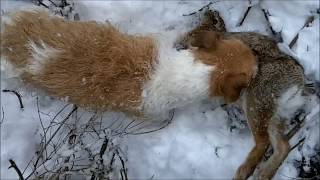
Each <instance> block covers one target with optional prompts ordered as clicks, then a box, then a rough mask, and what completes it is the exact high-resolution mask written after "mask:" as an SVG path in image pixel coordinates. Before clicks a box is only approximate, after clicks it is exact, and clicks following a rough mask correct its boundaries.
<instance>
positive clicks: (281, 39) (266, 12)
mask: <svg viewBox="0 0 320 180" xmlns="http://www.w3.org/2000/svg"><path fill="white" fill-rule="evenodd" d="M262 12H263V14H264V17H265V19H266V20H267V22H268V26H269V28H270V30H271V33H272V35H273V36H274V37H275V38H276V40H277V41H278V42H283V38H282V36H281V32H276V31H275V30H274V29H273V27H272V25H271V23H270V20H269V16H270V13H269V11H268V10H266V9H262Z"/></svg>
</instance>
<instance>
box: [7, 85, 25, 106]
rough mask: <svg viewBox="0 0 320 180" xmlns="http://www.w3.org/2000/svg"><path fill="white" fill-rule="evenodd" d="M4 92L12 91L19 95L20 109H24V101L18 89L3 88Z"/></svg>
mask: <svg viewBox="0 0 320 180" xmlns="http://www.w3.org/2000/svg"><path fill="white" fill-rule="evenodd" d="M2 92H11V93H14V94H15V95H16V96H17V97H18V99H19V103H20V109H23V108H24V106H23V103H22V98H21V95H20V94H19V93H18V92H17V91H15V90H9V89H4V90H2Z"/></svg>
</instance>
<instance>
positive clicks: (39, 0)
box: [38, 0, 49, 9]
mask: <svg viewBox="0 0 320 180" xmlns="http://www.w3.org/2000/svg"><path fill="white" fill-rule="evenodd" d="M38 3H39V5H41V6H44V7H45V8H47V9H49V6H47V5H46V4H44V3H43V2H42V0H38Z"/></svg>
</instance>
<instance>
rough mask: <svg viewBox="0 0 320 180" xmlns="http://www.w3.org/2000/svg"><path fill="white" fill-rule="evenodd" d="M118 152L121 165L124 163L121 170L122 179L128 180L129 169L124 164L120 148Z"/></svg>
mask: <svg viewBox="0 0 320 180" xmlns="http://www.w3.org/2000/svg"><path fill="white" fill-rule="evenodd" d="M116 154H117V156H118V157H119V159H120V162H121V165H122V168H121V170H120V175H121V180H128V174H127V169H126V167H125V164H124V160H123V159H122V157H121V156H120V154H119V151H118V150H116Z"/></svg>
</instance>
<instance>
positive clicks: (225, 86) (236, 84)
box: [220, 73, 249, 103]
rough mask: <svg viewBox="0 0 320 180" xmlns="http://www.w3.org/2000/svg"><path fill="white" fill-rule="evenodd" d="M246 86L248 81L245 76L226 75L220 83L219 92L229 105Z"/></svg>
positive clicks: (242, 74)
mask: <svg viewBox="0 0 320 180" xmlns="http://www.w3.org/2000/svg"><path fill="white" fill-rule="evenodd" d="M248 85H249V80H248V76H246V74H244V73H241V74H230V75H226V77H225V78H224V81H223V83H221V87H220V88H221V89H220V91H221V92H222V93H223V96H224V100H225V101H226V103H231V102H235V101H237V100H238V99H239V97H240V93H241V91H242V90H243V89H244V88H247V87H248Z"/></svg>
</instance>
